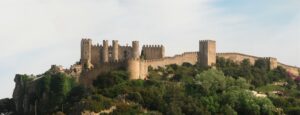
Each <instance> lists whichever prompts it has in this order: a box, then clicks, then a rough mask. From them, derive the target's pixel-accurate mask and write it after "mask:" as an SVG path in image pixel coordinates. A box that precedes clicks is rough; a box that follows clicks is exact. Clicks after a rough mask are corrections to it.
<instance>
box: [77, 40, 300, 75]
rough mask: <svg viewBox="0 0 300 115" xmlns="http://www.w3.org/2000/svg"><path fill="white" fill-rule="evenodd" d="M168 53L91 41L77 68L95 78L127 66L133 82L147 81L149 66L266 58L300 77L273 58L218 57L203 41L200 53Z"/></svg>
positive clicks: (211, 43) (161, 49)
mask: <svg viewBox="0 0 300 115" xmlns="http://www.w3.org/2000/svg"><path fill="white" fill-rule="evenodd" d="M164 53H165V48H164V46H163V45H143V46H142V49H141V50H140V44H139V41H132V44H131V46H128V45H126V46H121V45H120V44H119V43H118V41H117V40H113V41H112V45H110V44H109V41H108V40H103V42H102V44H101V45H99V44H96V45H93V44H92V40H91V39H82V41H81V58H80V62H79V63H78V64H77V65H74V66H73V68H76V69H78V70H82V68H85V69H87V70H88V72H86V74H83V77H84V76H94V77H95V76H96V75H98V74H99V73H101V72H103V71H104V70H106V69H107V70H109V69H113V68H114V67H119V66H120V65H123V66H125V68H126V69H127V71H128V73H129V77H130V79H145V78H146V77H147V74H148V67H149V66H151V67H153V68H158V67H164V66H165V65H169V64H178V65H181V64H183V63H184V62H188V63H190V64H196V63H198V64H199V65H201V66H203V67H209V66H214V65H215V63H216V58H217V57H223V58H225V59H231V60H233V61H235V62H241V61H242V60H244V59H249V60H250V62H251V64H254V62H255V60H257V59H261V58H263V59H265V60H267V62H268V63H269V67H270V68H271V69H274V68H276V67H277V66H282V67H283V68H285V69H286V70H287V71H289V72H291V73H293V74H297V75H298V70H299V68H298V67H293V66H289V65H285V64H282V63H280V62H277V59H276V58H273V57H256V56H251V55H246V54H241V53H217V52H216V41H213V40H200V41H199V51H196V52H184V53H183V54H180V55H175V56H173V57H166V56H165V55H164Z"/></svg>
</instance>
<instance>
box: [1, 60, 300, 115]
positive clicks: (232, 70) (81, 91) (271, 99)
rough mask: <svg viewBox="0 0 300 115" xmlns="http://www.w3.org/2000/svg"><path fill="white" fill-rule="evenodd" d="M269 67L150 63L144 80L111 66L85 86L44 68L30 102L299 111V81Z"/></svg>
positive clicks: (75, 109) (129, 110)
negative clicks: (214, 66) (213, 66)
mask: <svg viewBox="0 0 300 115" xmlns="http://www.w3.org/2000/svg"><path fill="white" fill-rule="evenodd" d="M268 65H269V64H268V62H267V61H265V60H263V59H259V60H257V61H256V62H255V63H254V64H251V63H250V61H249V60H243V61H242V62H241V63H236V62H233V61H231V60H227V59H224V58H218V59H217V64H216V68H203V67H200V66H199V65H197V64H196V65H192V64H189V63H184V64H182V65H176V64H172V65H168V66H166V67H159V68H152V67H149V73H148V74H149V75H148V79H147V80H129V78H128V74H127V72H126V71H124V70H115V71H110V72H108V73H103V74H101V75H99V76H98V77H97V79H96V80H94V82H93V84H92V85H93V86H92V87H89V88H86V87H83V86H81V85H78V84H77V83H76V82H75V80H74V79H73V78H72V77H71V76H68V75H66V74H63V73H51V72H46V73H45V74H44V75H43V77H41V78H40V79H38V80H37V82H36V89H35V90H36V92H35V93H33V94H31V96H30V97H31V98H30V103H31V104H32V105H37V106H38V107H37V108H38V111H37V112H38V113H39V114H49V113H50V114H52V113H55V114H64V113H65V114H78V113H81V112H86V111H93V112H97V113H102V114H113V115H119V114H122V115H133V114H151V115H152V114H153V115H157V114H158V115H159V114H166V115H181V114H186V115H210V114H221V115H237V114H240V115H273V114H291V115H294V114H300V100H299V97H300V91H299V89H300V84H299V83H300V82H299V81H300V80H297V79H295V80H294V79H293V77H295V76H291V74H289V73H288V72H287V71H286V70H285V69H284V68H282V67H278V68H275V69H273V70H271V69H270V68H269V66H268ZM24 80H25V81H31V80H30V79H24ZM3 102H5V103H8V104H10V103H12V102H13V101H12V100H5V101H3ZM0 107H2V106H1V103H0ZM11 107H13V105H11ZM2 108H3V107H2ZM2 108H1V110H2ZM6 109H9V108H4V109H3V111H7V110H6Z"/></svg>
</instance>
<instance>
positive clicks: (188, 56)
mask: <svg viewBox="0 0 300 115" xmlns="http://www.w3.org/2000/svg"><path fill="white" fill-rule="evenodd" d="M197 57H198V52H185V53H183V54H181V55H175V56H174V57H165V58H162V59H153V60H146V63H145V66H147V67H148V66H151V67H153V68H158V67H164V66H165V65H170V64H177V65H182V64H183V63H184V62H188V63H191V64H196V63H197Z"/></svg>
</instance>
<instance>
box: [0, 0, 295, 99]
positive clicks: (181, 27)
mask: <svg viewBox="0 0 300 115" xmlns="http://www.w3.org/2000/svg"><path fill="white" fill-rule="evenodd" d="M221 2H222V0H84V1H83V0H50V1H49V0H22V1H19V0H2V1H0V15H1V18H0V25H1V26H0V31H1V33H0V40H1V42H0V49H1V54H0V63H1V64H0V73H1V74H0V82H1V84H3V86H7V87H8V88H5V89H3V90H2V89H1V90H0V98H2V97H10V96H11V92H12V90H13V87H14V84H13V77H14V74H16V73H27V74H31V73H33V74H40V73H42V72H44V71H45V70H47V69H49V67H50V65H51V64H60V65H63V66H65V67H69V66H70V65H71V64H73V63H75V62H76V61H78V60H79V55H80V54H79V53H80V52H79V51H80V50H79V48H80V39H81V38H82V37H90V38H92V39H93V41H94V43H95V42H100V43H101V41H102V39H109V40H112V39H118V40H119V41H120V43H121V44H123V45H124V44H126V43H129V44H130V41H131V40H139V41H140V43H141V44H144V43H146V44H163V45H164V46H165V47H166V53H167V55H174V54H177V53H182V52H184V51H197V50H198V40H200V39H215V40H217V44H218V48H217V49H218V51H237V52H243V53H249V54H254V55H258V56H273V57H277V58H278V59H279V60H280V61H281V60H282V61H283V62H285V63H288V64H292V65H298V66H299V65H300V62H299V60H298V59H299V58H300V56H299V54H300V53H299V49H300V48H299V42H300V41H299V37H300V36H299V28H300V25H299V10H300V9H299V8H298V7H297V5H295V4H297V3H299V2H297V1H296V2H295V3H293V2H290V3H286V4H285V5H284V6H285V8H284V9H282V8H280V7H278V4H275V5H272V4H270V5H268V7H267V9H268V10H264V12H252V13H248V12H250V11H249V10H251V8H254V7H255V6H253V5H255V4H256V2H259V3H260V6H261V7H260V8H263V6H266V5H267V4H266V2H261V1H256V2H247V4H249V6H247V7H246V6H245V3H242V2H238V3H239V4H238V5H235V6H234V5H231V4H229V6H228V4H224V3H222V4H218V3H221ZM254 3H255V4H254ZM281 3H282V2H281ZM216 4H217V5H216ZM230 5H231V6H230ZM237 6H239V7H237ZM243 6H244V7H245V8H246V9H245V8H244V9H243ZM231 8H233V10H232V9H231ZM234 8H236V9H234ZM247 8H250V9H247ZM239 9H240V11H239ZM287 9H288V10H287ZM257 10H259V9H257ZM272 10H274V11H272ZM274 12H275V13H274ZM282 12H283V13H282ZM276 13H277V14H276ZM271 14H272V15H271ZM283 14H289V15H284V16H286V17H287V18H282V19H281V22H284V23H280V24H277V23H278V22H276V21H277V18H274V19H270V18H269V17H271V16H275V17H280V16H282V15H283ZM264 16H265V17H264ZM297 16H298V17H297ZM265 18H267V19H268V20H274V21H273V22H272V23H271V22H270V23H268V25H265V22H269V21H268V20H267V21H266V20H263V19H265ZM279 52H280V53H279Z"/></svg>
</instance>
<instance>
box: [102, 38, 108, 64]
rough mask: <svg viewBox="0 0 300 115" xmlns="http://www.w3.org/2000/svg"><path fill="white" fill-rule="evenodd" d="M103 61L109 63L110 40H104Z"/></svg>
mask: <svg viewBox="0 0 300 115" xmlns="http://www.w3.org/2000/svg"><path fill="white" fill-rule="evenodd" d="M102 61H103V62H104V63H107V62H108V40H103V49H102Z"/></svg>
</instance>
